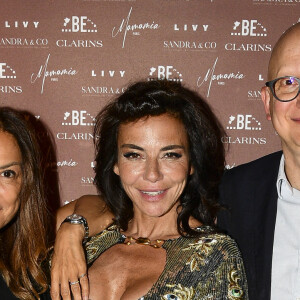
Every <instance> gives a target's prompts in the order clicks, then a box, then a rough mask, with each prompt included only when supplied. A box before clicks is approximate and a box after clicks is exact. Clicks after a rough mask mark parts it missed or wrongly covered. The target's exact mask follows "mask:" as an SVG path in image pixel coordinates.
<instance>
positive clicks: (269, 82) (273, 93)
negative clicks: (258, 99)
mask: <svg viewBox="0 0 300 300" xmlns="http://www.w3.org/2000/svg"><path fill="white" fill-rule="evenodd" d="M283 78H289V79H291V78H293V79H295V80H296V81H297V82H298V84H299V88H298V93H297V94H296V96H295V97H294V98H293V99H290V100H281V99H279V98H278V97H277V96H276V94H275V90H274V86H275V83H276V81H278V80H279V79H283ZM265 85H266V86H267V87H268V88H270V90H271V92H272V95H273V96H274V97H275V98H276V99H277V100H278V101H280V102H290V101H293V100H295V99H296V98H297V97H298V96H299V94H300V78H298V77H295V76H282V77H278V78H275V79H273V80H270V81H267V82H266V83H265Z"/></svg>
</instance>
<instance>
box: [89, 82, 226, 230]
mask: <svg viewBox="0 0 300 300" xmlns="http://www.w3.org/2000/svg"><path fill="white" fill-rule="evenodd" d="M162 114H170V115H172V116H174V117H176V118H178V119H179V120H180V121H181V122H182V123H183V124H184V127H185V129H186V133H187V136H188V142H189V157H190V164H191V165H192V166H193V168H194V173H193V174H192V175H191V176H189V178H188V180H187V184H186V187H185V189H184V191H183V193H182V195H181V196H180V207H181V209H180V210H178V212H179V213H178V218H177V227H178V232H179V233H180V234H181V235H183V236H184V235H188V236H194V235H197V232H196V231H195V230H193V229H192V228H191V227H190V226H189V219H190V217H191V216H192V217H194V218H195V219H197V220H198V221H200V222H201V223H202V224H204V225H211V226H214V222H215V217H216V214H217V211H218V209H219V204H218V202H217V199H218V185H219V182H220V179H221V176H222V173H223V170H224V166H225V151H224V147H223V144H222V142H221V138H222V136H223V135H224V134H225V132H224V130H223V128H222V126H221V124H220V122H219V121H218V119H217V118H216V116H215V115H214V113H213V112H212V110H211V108H210V107H209V105H208V104H207V103H206V102H205V101H204V100H203V99H202V98H201V97H200V96H199V95H198V94H197V93H195V92H193V91H191V90H189V89H187V88H185V87H183V86H182V85H181V84H180V83H177V82H170V81H165V80H164V81H161V80H152V81H143V82H137V83H135V84H133V85H131V86H129V87H128V88H127V90H126V91H125V92H124V93H123V94H122V95H120V96H119V97H118V98H117V99H115V100H114V101H113V102H111V103H109V104H108V105H107V106H105V107H104V108H103V109H102V110H101V111H100V113H99V114H98V115H97V117H96V125H95V128H94V137H95V148H96V159H95V160H96V167H95V172H96V174H95V181H94V182H95V184H96V186H97V189H98V192H99V193H100V194H101V195H102V196H103V198H104V201H105V202H106V204H107V205H108V207H109V208H110V210H111V211H112V213H113V214H114V215H115V219H114V220H115V223H116V224H117V225H119V226H120V227H121V228H122V229H123V230H126V229H127V227H128V222H129V221H130V219H132V217H133V206H132V202H131V200H130V199H129V197H128V196H127V195H126V193H125V191H124V189H123V188H122V185H121V182H120V179H119V176H117V175H116V174H115V173H114V171H113V168H114V165H115V163H116V162H117V157H118V147H117V140H118V130H119V127H120V124H124V123H129V122H133V121H137V120H139V119H141V118H144V117H149V116H159V115H162Z"/></svg>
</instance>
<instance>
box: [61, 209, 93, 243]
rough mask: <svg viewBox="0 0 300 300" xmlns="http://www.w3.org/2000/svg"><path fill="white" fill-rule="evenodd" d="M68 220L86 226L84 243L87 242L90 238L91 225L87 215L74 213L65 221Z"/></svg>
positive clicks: (65, 220)
mask: <svg viewBox="0 0 300 300" xmlns="http://www.w3.org/2000/svg"><path fill="white" fill-rule="evenodd" d="M65 222H68V223H71V224H75V225H77V224H81V225H83V228H84V238H83V243H86V241H87V240H88V238H89V226H88V223H87V220H86V218H85V217H83V216H81V215H77V214H72V215H70V216H67V217H66V218H65V219H64V220H63V222H62V224H63V223H65Z"/></svg>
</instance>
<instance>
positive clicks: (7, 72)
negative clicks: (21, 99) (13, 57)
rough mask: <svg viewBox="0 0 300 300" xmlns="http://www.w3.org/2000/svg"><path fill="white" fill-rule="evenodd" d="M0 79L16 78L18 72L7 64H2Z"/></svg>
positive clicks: (0, 64)
mask: <svg viewBox="0 0 300 300" xmlns="http://www.w3.org/2000/svg"><path fill="white" fill-rule="evenodd" d="M0 78H16V71H15V70H13V69H12V68H11V67H10V66H9V65H7V64H6V63H1V62H0Z"/></svg>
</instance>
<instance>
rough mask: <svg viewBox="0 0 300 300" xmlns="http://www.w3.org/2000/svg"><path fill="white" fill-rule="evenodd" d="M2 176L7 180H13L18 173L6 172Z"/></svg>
mask: <svg viewBox="0 0 300 300" xmlns="http://www.w3.org/2000/svg"><path fill="white" fill-rule="evenodd" d="M1 176H3V177H6V178H13V177H15V176H16V172H15V171H13V170H5V171H3V172H2V173H1Z"/></svg>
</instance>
